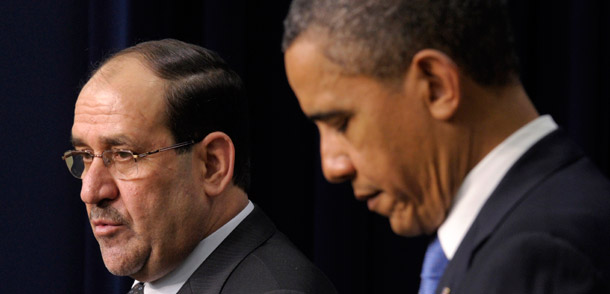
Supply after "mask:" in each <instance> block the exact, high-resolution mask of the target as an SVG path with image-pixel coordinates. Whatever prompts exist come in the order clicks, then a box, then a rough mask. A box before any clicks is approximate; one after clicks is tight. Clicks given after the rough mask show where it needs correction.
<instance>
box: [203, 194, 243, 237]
mask: <svg viewBox="0 0 610 294" xmlns="http://www.w3.org/2000/svg"><path fill="white" fill-rule="evenodd" d="M246 205H248V195H247V194H246V192H244V191H243V190H242V189H241V188H239V187H237V186H234V185H230V187H228V188H227V189H226V190H225V191H224V192H223V193H222V194H220V195H218V196H214V197H212V198H211V199H210V214H209V217H208V218H207V219H208V222H209V223H208V224H207V228H208V229H207V230H206V232H205V234H204V236H203V238H205V237H207V236H209V235H210V234H212V233H214V232H215V231H216V230H218V229H219V228H220V227H222V226H223V225H224V224H226V223H227V222H229V221H230V220H231V219H233V218H234V217H235V216H236V215H237V214H239V213H240V212H241V211H242V210H243V209H244V208H245V207H246ZM203 238H202V239H203Z"/></svg>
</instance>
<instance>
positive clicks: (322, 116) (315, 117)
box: [307, 110, 348, 121]
mask: <svg viewBox="0 0 610 294" xmlns="http://www.w3.org/2000/svg"><path fill="white" fill-rule="evenodd" d="M346 115H348V113H347V112H346V111H341V110H334V111H328V112H319V113H314V114H312V115H308V116H307V117H308V118H309V119H310V120H312V121H329V120H332V119H334V118H337V117H340V116H346Z"/></svg>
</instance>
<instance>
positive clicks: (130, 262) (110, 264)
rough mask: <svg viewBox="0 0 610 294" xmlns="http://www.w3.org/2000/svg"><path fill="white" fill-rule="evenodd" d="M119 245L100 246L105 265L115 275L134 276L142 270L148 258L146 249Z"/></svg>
mask: <svg viewBox="0 0 610 294" xmlns="http://www.w3.org/2000/svg"><path fill="white" fill-rule="evenodd" d="M117 247H118V246H112V247H106V246H100V250H101V252H102V259H103V260H104V265H105V266H106V268H107V269H108V271H109V272H110V273H112V274H113V275H115V276H133V275H134V274H136V273H138V272H140V271H141V270H142V268H143V267H144V264H145V263H146V261H147V260H148V254H146V252H145V251H144V250H125V249H122V248H117Z"/></svg>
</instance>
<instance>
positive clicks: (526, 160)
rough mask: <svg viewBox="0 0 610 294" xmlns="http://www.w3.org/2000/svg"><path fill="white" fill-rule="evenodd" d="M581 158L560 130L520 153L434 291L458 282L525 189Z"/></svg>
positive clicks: (521, 196) (518, 200) (577, 150)
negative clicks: (521, 154)
mask: <svg viewBox="0 0 610 294" xmlns="http://www.w3.org/2000/svg"><path fill="white" fill-rule="evenodd" d="M581 157H582V153H581V152H580V151H579V149H578V148H577V147H576V146H574V145H573V144H572V143H571V142H570V141H569V140H568V139H567V138H566V137H565V135H564V133H563V131H561V130H557V131H554V132H552V133H550V134H549V135H547V136H545V137H544V138H542V139H541V140H540V141H539V142H537V143H536V144H535V145H534V146H532V147H531V148H530V149H529V150H528V151H527V152H526V153H525V154H524V155H523V156H521V158H520V159H519V160H518V161H517V162H516V163H515V164H514V165H513V166H512V167H511V168H510V169H509V171H508V172H507V174H506V175H505V176H504V178H503V179H502V180H501V181H500V184H499V185H498V187H497V188H496V189H495V190H494V192H493V193H492V194H491V196H490V197H489V199H488V200H487V202H486V203H485V204H484V205H483V207H482V208H481V211H480V212H479V214H478V215H477V218H476V219H475V221H474V222H473V224H472V226H471V227H470V229H469V230H468V233H467V234H466V236H465V237H464V240H462V243H461V244H460V246H459V248H458V250H457V251H456V253H455V255H454V258H453V259H452V260H451V262H450V263H449V265H448V266H447V269H446V270H445V273H444V275H443V277H442V278H441V281H440V282H439V286H438V288H437V290H436V292H437V293H441V290H442V289H444V288H446V287H448V288H453V287H455V286H456V285H457V284H459V282H460V281H461V280H462V279H463V276H464V275H465V273H466V272H467V271H468V269H469V267H470V262H471V261H472V259H473V257H474V255H475V254H476V251H477V249H478V248H480V247H481V246H482V245H483V244H484V242H485V240H487V238H489V236H490V235H491V234H492V232H493V231H494V229H495V228H496V227H497V226H498V225H499V224H500V223H502V221H503V220H504V219H505V218H506V216H507V215H509V214H510V211H511V210H512V209H513V208H514V207H515V206H517V205H518V204H519V203H520V202H521V201H522V200H523V199H524V198H525V195H526V194H527V192H528V191H530V190H531V189H532V188H534V187H535V186H536V185H537V184H538V183H540V182H541V181H543V180H544V179H545V178H547V177H548V176H549V175H550V174H552V173H554V172H555V171H557V170H559V169H561V168H562V167H564V166H565V165H567V164H569V163H572V162H574V161H575V160H577V159H579V158H581Z"/></svg>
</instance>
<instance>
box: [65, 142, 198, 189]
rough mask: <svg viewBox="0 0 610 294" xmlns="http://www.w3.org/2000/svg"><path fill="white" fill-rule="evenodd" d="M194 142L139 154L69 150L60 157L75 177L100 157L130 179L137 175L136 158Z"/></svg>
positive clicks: (115, 151)
mask: <svg viewBox="0 0 610 294" xmlns="http://www.w3.org/2000/svg"><path fill="white" fill-rule="evenodd" d="M193 144H195V140H191V141H187V142H182V143H178V144H175V145H172V146H168V147H164V148H161V149H157V150H153V151H149V152H146V153H141V154H134V153H133V152H132V151H131V150H122V149H116V150H105V151H104V152H102V154H95V153H93V151H90V150H69V151H66V152H65V153H64V155H63V156H62V157H61V159H63V160H64V161H65V162H66V165H67V166H68V170H70V173H71V174H72V175H73V176H74V177H75V178H77V179H82V178H83V177H84V176H85V174H86V173H87V169H89V166H91V163H92V162H93V159H94V158H96V157H97V158H101V159H102V161H103V162H104V166H106V167H108V168H110V171H111V172H112V173H114V174H116V175H117V176H118V178H119V179H121V180H127V179H132V178H134V177H136V176H137V175H138V159H140V158H144V157H146V156H148V155H151V154H155V153H159V152H163V151H167V150H171V149H178V148H183V147H186V146H189V145H193Z"/></svg>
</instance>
